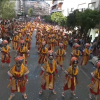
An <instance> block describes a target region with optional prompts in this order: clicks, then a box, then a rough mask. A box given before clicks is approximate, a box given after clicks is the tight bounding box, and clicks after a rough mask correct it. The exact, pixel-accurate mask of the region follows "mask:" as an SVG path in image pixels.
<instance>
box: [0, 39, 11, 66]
mask: <svg viewBox="0 0 100 100" xmlns="http://www.w3.org/2000/svg"><path fill="white" fill-rule="evenodd" d="M7 44H8V41H7V40H4V41H3V47H2V50H1V52H2V56H1V62H2V65H1V66H2V67H3V66H4V63H7V64H8V67H10V58H11V57H10V47H9V46H8V45H7Z"/></svg>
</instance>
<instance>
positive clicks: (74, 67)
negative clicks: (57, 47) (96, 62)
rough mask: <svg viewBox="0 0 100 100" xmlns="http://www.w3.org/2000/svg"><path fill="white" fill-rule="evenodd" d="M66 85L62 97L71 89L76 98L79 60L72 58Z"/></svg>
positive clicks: (67, 72) (67, 71)
mask: <svg viewBox="0 0 100 100" xmlns="http://www.w3.org/2000/svg"><path fill="white" fill-rule="evenodd" d="M65 73H66V75H65V83H64V87H63V92H62V96H64V95H65V91H67V90H69V89H71V91H72V94H73V95H74V96H75V89H76V85H77V83H78V82H77V75H78V59H77V58H76V57H72V59H71V66H70V67H68V69H67V70H66V71H65Z"/></svg>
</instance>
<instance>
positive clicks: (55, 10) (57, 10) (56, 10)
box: [51, 8, 62, 13]
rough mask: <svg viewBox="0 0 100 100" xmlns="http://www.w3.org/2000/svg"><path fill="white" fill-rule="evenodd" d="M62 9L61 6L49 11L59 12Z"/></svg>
mask: <svg viewBox="0 0 100 100" xmlns="http://www.w3.org/2000/svg"><path fill="white" fill-rule="evenodd" d="M61 11H62V8H58V9H57V8H56V9H53V10H51V13H54V12H61Z"/></svg>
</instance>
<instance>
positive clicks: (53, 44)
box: [49, 34, 56, 51]
mask: <svg viewBox="0 0 100 100" xmlns="http://www.w3.org/2000/svg"><path fill="white" fill-rule="evenodd" d="M49 46H50V47H49V50H53V51H54V48H55V46H56V40H55V37H54V34H52V37H51V39H50V41H49Z"/></svg>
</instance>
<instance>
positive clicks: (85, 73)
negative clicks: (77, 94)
mask: <svg viewBox="0 0 100 100" xmlns="http://www.w3.org/2000/svg"><path fill="white" fill-rule="evenodd" d="M80 70H81V71H82V72H83V74H84V75H85V76H86V77H87V78H88V79H90V77H89V76H88V75H87V74H86V73H85V71H84V70H83V69H81V68H80Z"/></svg>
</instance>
